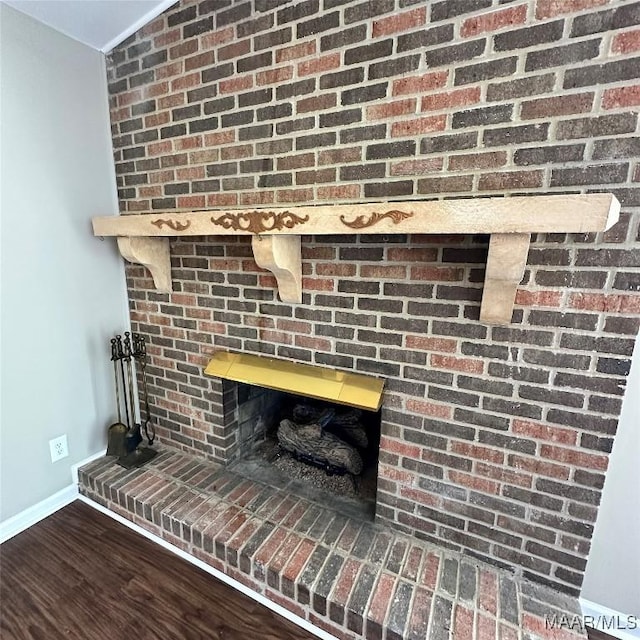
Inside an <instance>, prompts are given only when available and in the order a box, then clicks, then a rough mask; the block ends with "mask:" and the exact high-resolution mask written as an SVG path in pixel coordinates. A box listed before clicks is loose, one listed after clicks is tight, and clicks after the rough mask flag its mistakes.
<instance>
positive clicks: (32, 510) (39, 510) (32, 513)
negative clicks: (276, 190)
mask: <svg viewBox="0 0 640 640" xmlns="http://www.w3.org/2000/svg"><path fill="white" fill-rule="evenodd" d="M105 453H106V449H104V450H102V451H99V452H98V453H94V454H93V455H91V456H89V457H88V458H85V459H84V460H81V461H80V462H78V463H76V464H74V465H72V467H71V480H72V483H71V484H70V485H69V486H68V487H65V488H64V489H61V490H60V491H58V492H57V493H54V494H53V495H52V496H49V497H48V498H45V499H44V500H42V501H41V502H38V504H34V505H33V506H32V507H29V508H28V509H25V510H24V511H21V512H20V513H17V514H16V515H15V516H12V517H11V518H8V519H7V520H4V521H3V522H0V544H2V543H3V542H4V541H5V540H9V538H13V536H16V535H18V534H19V533H21V532H22V531H24V530H25V529H28V528H29V527H31V526H33V525H34V524H36V523H37V522H40V520H43V519H44V518H46V517H48V516H50V515H51V514H52V513H55V512H56V511H58V509H62V507H66V506H67V505H68V504H69V503H71V502H73V501H74V500H75V499H76V498H77V497H78V495H79V494H78V469H79V468H80V467H83V466H84V465H85V464H89V462H93V461H94V460H97V459H98V458H101V457H102V456H104V455H105Z"/></svg>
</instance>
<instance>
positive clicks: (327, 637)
mask: <svg viewBox="0 0 640 640" xmlns="http://www.w3.org/2000/svg"><path fill="white" fill-rule="evenodd" d="M78 498H79V499H80V500H81V501H82V502H85V503H86V504H88V505H89V506H91V507H93V508H94V509H97V510H98V511H101V512H102V513H104V514H106V515H108V516H109V517H111V518H113V519H114V520H117V521H118V522H120V523H121V524H123V525H125V526H127V527H129V528H130V529H133V531H135V532H136V533H139V534H140V535H142V536H144V537H145V538H148V539H149V540H151V541H152V542H155V543H157V544H159V545H160V546H161V547H164V548H165V549H168V550H169V551H171V552H172V553H175V554H176V555H177V556H180V557H181V558H183V559H184V560H186V561H187V562H190V563H191V564H193V565H195V566H196V567H198V568H199V569H202V570H203V571H206V572H207V573H208V574H210V575H212V576H213V577H214V578H217V579H218V580H220V581H221V582H224V583H225V584H228V585H229V586H230V587H233V588H234V589H237V590H238V591H240V592H241V593H244V595H246V596H249V597H250V598H252V599H253V600H255V601H256V602H258V603H259V604H262V605H264V606H265V607H267V608H268V609H271V611H273V612H274V613H277V614H278V615H279V616H282V617H283V618H286V619H287V620H290V621H291V622H293V623H294V624H296V625H298V626H299V627H301V628H302V629H305V630H306V631H308V632H309V633H312V634H314V635H316V636H317V637H318V638H321V639H322V640H337V638H336V637H335V636H332V635H331V634H330V633H327V632H326V631H325V630H324V629H319V628H318V627H315V626H314V625H312V624H311V623H310V622H309V621H308V620H305V619H304V618H300V617H299V616H297V615H295V614H294V613H291V611H289V610H288V609H285V608H284V607H282V606H280V605H279V604H276V603H275V602H271V600H269V599H268V598H265V596H263V595H262V594H260V593H256V592H255V591H252V590H251V589H249V587H247V586H245V585H244V584H242V583H241V582H238V581H237V580H234V579H233V578H230V577H229V576H228V575H226V574H224V573H222V572H221V571H218V570H217V569H214V568H213V567H210V566H209V565H208V564H206V563H205V562H203V561H202V560H199V559H198V558H195V557H194V556H192V555H190V554H188V553H187V552H186V551H183V550H182V549H180V548H178V547H175V546H174V545H172V544H171V543H169V542H167V541H166V540H163V539H162V538H160V537H158V536H156V535H154V534H153V533H150V532H149V531H147V530H146V529H143V528H142V527H140V526H139V525H137V524H135V523H133V522H131V521H130V520H127V519H126V518H123V517H122V516H121V515H119V514H117V513H114V512H113V511H109V509H107V508H105V507H103V506H102V505H100V504H98V503H97V502H94V501H93V500H91V499H89V498H87V497H86V496H83V495H80V496H78Z"/></svg>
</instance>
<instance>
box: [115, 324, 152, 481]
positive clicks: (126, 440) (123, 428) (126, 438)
mask: <svg viewBox="0 0 640 640" xmlns="http://www.w3.org/2000/svg"><path fill="white" fill-rule="evenodd" d="M146 359H147V349H146V344H145V339H144V337H143V336H140V335H138V334H135V333H134V334H129V332H128V331H126V332H125V334H124V339H123V338H122V336H120V335H117V336H116V337H115V338H112V339H111V360H112V361H113V363H114V371H115V372H116V373H115V383H116V403H117V410H118V423H116V425H117V426H118V428H117V429H116V428H114V425H112V426H111V427H110V428H109V440H108V446H107V455H108V456H109V455H114V456H117V461H116V462H117V463H118V464H119V465H120V466H122V467H124V468H125V469H133V468H134V467H141V466H142V465H143V464H145V463H147V462H149V460H151V459H152V458H154V457H155V456H156V455H157V451H156V450H155V449H151V448H150V446H151V445H152V444H153V441H154V439H155V428H154V427H153V425H152V423H151V412H150V409H149V397H148V394H147V379H146ZM134 362H137V363H139V365H140V370H141V372H142V396H143V402H144V407H145V421H144V432H145V436H146V438H147V443H148V444H149V446H148V447H143V446H140V444H141V443H142V434H141V432H140V430H141V424H140V422H137V420H136V406H135V394H134V388H133V378H134V368H133V363H134ZM117 363H119V368H120V380H121V382H122V394H121V393H120V387H119V384H118V382H119V381H118V375H117V369H118V364H117ZM121 397H122V398H123V400H124V413H125V418H126V421H127V423H126V425H122V423H120V419H121V411H120V398H121Z"/></svg>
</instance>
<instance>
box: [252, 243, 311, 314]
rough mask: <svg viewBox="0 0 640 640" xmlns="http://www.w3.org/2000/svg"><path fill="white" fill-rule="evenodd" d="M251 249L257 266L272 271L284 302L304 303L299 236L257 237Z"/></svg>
mask: <svg viewBox="0 0 640 640" xmlns="http://www.w3.org/2000/svg"><path fill="white" fill-rule="evenodd" d="M251 247H252V249H253V257H254V258H255V261H256V264H257V265H258V266H259V267H262V268H263V269H267V270H268V271H271V273H273V275H274V276H275V278H276V281H277V283H278V292H279V293H280V300H282V302H296V303H300V302H302V243H301V237H300V236H297V235H286V236H284V235H279V236H276V235H268V236H267V235H255V236H252V238H251Z"/></svg>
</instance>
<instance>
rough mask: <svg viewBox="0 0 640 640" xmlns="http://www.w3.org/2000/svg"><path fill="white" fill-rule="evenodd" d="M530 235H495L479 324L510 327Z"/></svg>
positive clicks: (492, 240)
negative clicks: (508, 325)
mask: <svg viewBox="0 0 640 640" xmlns="http://www.w3.org/2000/svg"><path fill="white" fill-rule="evenodd" d="M530 242H531V234H530V233H492V234H491V239H490V240H489V255H488V256H487V270H486V273H485V278H484V291H483V294H482V306H481V307H480V321H481V322H485V323H486V324H498V325H500V324H509V323H510V322H511V314H512V313H513V304H514V302H515V299H516V290H517V289H518V285H519V284H520V282H521V281H522V276H523V275H524V270H525V268H526V266H527V254H528V253H529V244H530Z"/></svg>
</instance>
